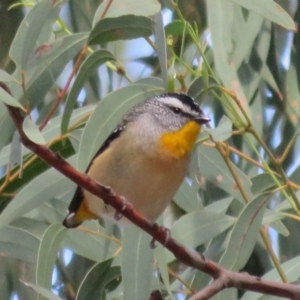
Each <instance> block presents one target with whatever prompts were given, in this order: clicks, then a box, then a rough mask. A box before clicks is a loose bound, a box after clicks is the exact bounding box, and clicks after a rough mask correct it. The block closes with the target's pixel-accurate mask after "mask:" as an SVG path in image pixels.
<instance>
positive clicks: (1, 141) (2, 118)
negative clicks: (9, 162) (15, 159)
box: [0, 89, 15, 158]
mask: <svg viewBox="0 0 300 300" xmlns="http://www.w3.org/2000/svg"><path fill="white" fill-rule="evenodd" d="M0 93H1V89H0ZM0 97H1V96H0ZM0 128H5V130H2V131H1V134H0V156H1V155H2V152H3V151H2V150H3V147H4V146H5V145H6V143H7V142H8V140H9V139H10V138H11V136H12V135H13V133H14V131H15V124H14V122H13V120H12V118H11V117H10V115H9V113H8V111H7V109H6V107H5V105H4V103H3V102H2V101H0ZM8 158H9V154H8Z"/></svg>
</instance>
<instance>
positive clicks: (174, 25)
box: [165, 20, 184, 36]
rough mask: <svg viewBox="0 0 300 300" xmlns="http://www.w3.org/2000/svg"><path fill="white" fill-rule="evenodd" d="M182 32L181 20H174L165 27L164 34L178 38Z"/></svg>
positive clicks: (182, 24)
mask: <svg viewBox="0 0 300 300" xmlns="http://www.w3.org/2000/svg"><path fill="white" fill-rule="evenodd" d="M183 31H184V23H183V22H182V21H181V20H174V21H172V22H170V23H169V24H168V25H166V27H165V34H166V35H167V36H168V35H173V36H178V35H181V34H183Z"/></svg>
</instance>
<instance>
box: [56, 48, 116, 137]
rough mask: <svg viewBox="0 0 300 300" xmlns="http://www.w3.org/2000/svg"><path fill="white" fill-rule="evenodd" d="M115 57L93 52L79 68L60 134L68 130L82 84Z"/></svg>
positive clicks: (101, 52) (103, 52)
mask: <svg viewBox="0 0 300 300" xmlns="http://www.w3.org/2000/svg"><path fill="white" fill-rule="evenodd" d="M113 60H115V57H114V56H113V55H112V54H111V53H110V52H108V51H106V50H98V51H95V52H93V53H92V54H91V55H90V56H89V57H87V58H86V60H85V61H84V62H83V63H82V65H81V66H80V69H79V71H78V74H77V76H76V79H75V81H74V83H73V85H72V88H71V90H70V92H69V94H68V97H67V101H66V104H65V109H64V113H63V117H62V121H61V133H62V134H65V133H66V132H67V130H68V126H69V122H70V119H71V114H72V111H73V108H74V106H75V104H76V100H77V97H78V94H79V92H80V90H81V89H82V87H83V85H84V83H85V82H86V81H87V79H88V78H89V77H90V76H91V74H92V73H93V72H94V71H95V70H96V69H97V68H98V67H99V66H101V65H102V64H104V63H105V62H107V61H113Z"/></svg>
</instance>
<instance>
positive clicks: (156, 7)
mask: <svg viewBox="0 0 300 300" xmlns="http://www.w3.org/2000/svg"><path fill="white" fill-rule="evenodd" d="M107 7H109V8H108V10H106V8H107ZM159 11H160V3H159V1H157V0H143V1H139V0H126V2H124V1H123V0H114V1H112V2H109V0H104V1H102V3H101V4H100V5H99V7H98V9H97V11H96V13H95V16H94V21H93V27H94V26H95V24H96V23H97V22H98V21H99V20H100V19H101V17H102V16H104V17H105V18H116V17H120V16H123V15H129V14H133V15H136V16H144V17H151V16H154V15H155V14H157V13H158V12H159ZM104 12H105V15H103V14H104Z"/></svg>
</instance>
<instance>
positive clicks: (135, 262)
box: [121, 226, 153, 300]
mask: <svg viewBox="0 0 300 300" xmlns="http://www.w3.org/2000/svg"><path fill="white" fill-rule="evenodd" d="M150 242H151V237H150V236H149V235H148V234H146V233H145V232H143V231H142V230H141V229H140V228H138V227H135V226H127V227H125V228H124V232H123V244H122V245H123V248H122V262H121V271H122V284H123V293H124V294H123V299H124V300H141V299H148V298H149V295H150V290H151V278H152V263H153V251H152V249H151V248H150Z"/></svg>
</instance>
